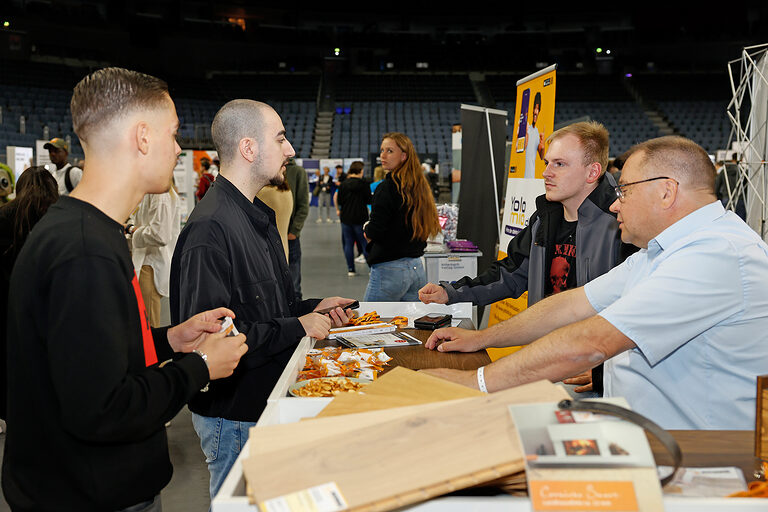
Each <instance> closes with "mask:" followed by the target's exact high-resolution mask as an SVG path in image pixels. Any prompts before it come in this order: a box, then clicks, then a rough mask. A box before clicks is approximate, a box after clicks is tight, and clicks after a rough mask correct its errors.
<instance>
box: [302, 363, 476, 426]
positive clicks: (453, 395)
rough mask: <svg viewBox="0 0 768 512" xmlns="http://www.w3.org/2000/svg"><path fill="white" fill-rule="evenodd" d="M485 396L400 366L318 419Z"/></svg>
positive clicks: (338, 399)
mask: <svg viewBox="0 0 768 512" xmlns="http://www.w3.org/2000/svg"><path fill="white" fill-rule="evenodd" d="M482 395H483V393H482V392H480V391H478V390H476V389H472V388H468V387H466V386H462V385H460V384H456V383H453V382H449V381H447V380H444V379H440V378H437V377H433V376H432V375H427V374H426V373H421V372H416V371H413V370H409V369H408V368H405V367H396V368H393V369H392V370H391V371H390V372H388V373H386V374H384V375H382V376H381V377H379V378H378V379H377V380H375V381H373V382H372V383H371V384H368V385H367V386H366V387H365V391H364V393H344V394H341V395H337V396H336V397H334V399H333V400H332V401H331V403H330V404H328V405H327V406H326V407H325V408H324V409H323V410H322V411H320V414H318V415H317V417H321V418H322V417H328V416H339V415H342V414H353V413H358V412H364V411H375V410H379V409H390V408H392V407H403V406H408V405H417V404H426V403H430V402H441V401H445V400H455V399H457V398H471V397H475V396H482Z"/></svg>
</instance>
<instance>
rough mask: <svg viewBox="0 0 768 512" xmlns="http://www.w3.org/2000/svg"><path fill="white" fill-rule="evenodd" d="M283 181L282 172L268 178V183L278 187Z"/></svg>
mask: <svg viewBox="0 0 768 512" xmlns="http://www.w3.org/2000/svg"><path fill="white" fill-rule="evenodd" d="M284 182H285V176H283V174H282V173H280V174H279V175H278V176H275V177H274V178H272V179H271V180H269V184H270V185H272V186H273V187H279V186H280V185H282V184H283V183H284Z"/></svg>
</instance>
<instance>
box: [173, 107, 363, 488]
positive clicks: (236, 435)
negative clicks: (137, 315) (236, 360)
mask: <svg viewBox="0 0 768 512" xmlns="http://www.w3.org/2000/svg"><path fill="white" fill-rule="evenodd" d="M211 135H212V136H213V142H214V144H215V145H216V149H217V151H218V153H219V159H220V161H221V167H220V169H219V176H218V177H217V178H216V182H215V183H214V184H213V186H212V187H211V189H210V190H209V191H208V192H207V193H206V194H205V197H203V199H202V200H201V201H200V202H199V203H197V206H195V209H194V211H193V212H192V215H190V217H189V221H188V222H187V224H186V226H185V227H184V229H183V230H182V232H181V234H180V235H179V240H178V242H177V243H176V249H175V250H174V253H173V260H172V262H171V287H170V291H171V318H172V319H174V318H183V317H184V316H185V315H188V314H189V313H190V312H192V311H201V310H205V309H207V308H208V306H207V305H208V304H224V305H226V306H228V307H230V308H231V309H232V310H233V311H234V312H235V314H236V315H237V318H236V319H235V326H236V327H237V329H238V330H239V331H240V332H242V333H243V334H245V335H246V345H247V346H248V353H247V354H246V355H245V356H243V360H242V364H241V365H240V367H239V368H238V369H237V370H236V371H235V372H234V374H233V375H232V377H230V378H228V379H224V380H221V381H219V382H214V383H211V386H210V390H209V391H208V392H207V393H199V394H198V395H197V396H195V397H194V398H193V399H192V401H191V402H190V403H189V410H190V411H192V423H193V424H194V427H195V431H196V432H197V434H198V436H199V437H200V444H201V447H202V450H203V453H204V454H205V457H206V459H207V460H208V470H209V472H210V474H211V479H210V493H211V498H213V497H214V496H215V495H216V493H217V492H218V490H219V487H220V486H221V484H222V482H223V481H224V478H225V477H226V475H227V473H228V472H229V470H230V468H231V467H232V464H234V462H235V459H236V458H237V456H238V454H239V453H240V450H241V449H242V447H243V444H245V441H246V440H247V439H248V431H249V428H250V427H252V426H253V425H255V424H256V421H257V420H258V419H259V416H260V415H261V412H262V411H263V410H264V407H265V406H266V404H267V397H268V396H269V394H270V392H271V391H272V388H273V387H274V386H275V384H276V383H277V379H278V378H279V377H280V374H281V373H282V371H283V369H284V368H285V365H286V363H287V362H288V360H289V359H290V357H291V355H292V354H293V351H294V350H295V349H296V345H297V344H298V342H299V340H300V339H301V338H302V337H303V336H311V337H313V338H318V339H323V338H325V337H326V336H327V335H328V330H329V329H330V327H331V322H332V321H333V323H334V324H335V325H336V326H337V327H340V326H341V325H343V324H344V323H345V322H346V321H347V320H348V319H349V318H350V317H351V315H349V316H348V315H347V313H346V312H344V311H342V309H341V308H338V307H336V308H335V309H334V310H332V311H331V312H330V319H329V318H328V317H327V316H325V315H323V314H318V313H315V312H314V311H316V310H320V309H325V308H331V307H335V306H338V305H339V304H343V303H347V302H351V301H350V299H343V298H341V297H330V298H326V299H323V300H320V299H307V300H303V301H301V302H298V301H297V300H296V293H295V291H294V289H293V280H292V278H291V273H290V271H289V270H288V265H287V261H286V257H285V253H284V251H283V243H282V241H281V239H280V233H279V232H278V231H277V226H276V224H275V213H274V211H272V209H270V208H269V207H268V206H267V205H266V204H264V203H263V202H262V201H260V200H259V199H258V198H256V194H257V193H258V192H259V190H261V189H262V188H263V187H264V186H266V185H267V184H271V185H280V184H281V183H283V180H284V179H285V176H284V173H285V165H286V164H287V162H288V160H289V159H290V158H291V157H293V156H294V154H295V153H294V151H293V147H292V146H291V143H290V142H289V141H288V139H287V138H286V136H285V128H284V127H283V122H282V120H281V119H280V116H279V115H278V114H277V112H275V111H274V110H273V109H272V107H270V106H269V105H267V104H265V103H260V102H257V101H252V100H244V99H239V100H232V101H230V102H228V103H227V104H225V105H224V106H223V107H222V108H221V109H220V110H219V111H218V112H217V113H216V116H215V117H214V119H213V124H212V125H211Z"/></svg>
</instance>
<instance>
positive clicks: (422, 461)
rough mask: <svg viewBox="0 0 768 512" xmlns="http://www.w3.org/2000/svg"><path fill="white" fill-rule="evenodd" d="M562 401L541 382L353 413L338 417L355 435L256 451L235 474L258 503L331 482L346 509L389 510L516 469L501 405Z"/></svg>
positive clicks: (519, 463)
mask: <svg viewBox="0 0 768 512" xmlns="http://www.w3.org/2000/svg"><path fill="white" fill-rule="evenodd" d="M563 398H567V393H566V392H565V391H564V390H563V389H562V388H561V387H559V386H555V385H554V384H552V383H549V382H545V381H542V382H536V383H532V384H528V385H525V386H520V387H517V388H513V389H509V390H506V391H501V392H498V393H493V394H490V395H484V396H479V397H475V398H468V399H464V400H460V401H456V402H445V403H444V404H443V405H442V406H440V407H433V408H429V409H427V408H421V407H418V408H415V409H419V410H418V411H417V412H413V413H409V414H405V415H400V416H398V417H396V418H392V419H388V420H387V421H383V422H380V423H378V424H374V425H370V424H368V425H367V426H365V427H357V422H356V420H355V416H356V415H355V416H344V417H342V418H343V419H346V420H348V423H349V424H351V425H355V427H356V428H355V429H352V430H348V431H345V432H342V433H337V432H334V433H333V435H328V436H324V437H323V439H322V440H321V441H318V440H316V439H305V440H302V439H301V438H296V437H292V439H293V445H292V446H290V447H289V448H284V447H283V448H282V449H277V450H273V451H270V452H260V453H259V455H258V456H257V457H250V458H249V459H248V460H246V461H245V462H244V464H243V470H244V474H245V477H246V480H247V482H248V484H249V487H250V488H251V489H252V491H253V496H254V497H255V499H256V501H259V502H261V501H264V500H266V499H271V498H274V497H278V496H283V495H285V494H289V493H291V492H295V491H298V490H302V489H307V488H310V487H313V486H315V485H319V484H322V483H326V482H331V481H332V482H335V483H336V484H337V485H338V486H339V489H341V492H342V494H343V495H344V498H345V499H346V500H347V502H348V504H349V506H350V508H353V509H355V508H358V509H361V510H391V509H392V508H397V507H401V506H405V505H408V504H411V503H416V502H419V501H423V500H426V499H429V498H431V497H434V496H438V495H441V494H445V493H447V492H451V491H454V490H457V489H461V488H465V487H469V486H472V485H476V484H479V483H482V482H484V481H489V480H493V479H496V478H500V477H502V476H505V475H510V474H514V473H517V472H519V471H521V470H522V469H523V466H524V465H523V458H522V457H523V456H522V453H523V452H522V449H521V447H520V446H519V443H518V441H517V434H516V432H515V429H514V425H513V423H512V420H511V418H510V416H509V412H508V410H507V406H508V405H509V404H511V403H530V402H542V401H543V402H554V401H558V400H561V399H563ZM328 419H332V418H328ZM340 419H341V418H340ZM318 421H320V420H318ZM312 423H313V421H308V422H305V423H304V424H305V425H306V426H307V427H308V428H311V425H312ZM278 427H280V426H275V429H277V428H278ZM326 427H327V425H326ZM261 430H263V429H254V430H253V431H252V433H251V436H252V437H251V440H252V441H253V443H252V444H253V445H254V446H262V447H263V446H265V445H267V444H269V443H268V442H266V441H265V443H261V442H259V440H258V438H259V436H260V431H261ZM320 430H321V429H314V430H313V431H312V432H320ZM272 434H274V431H273V432H272ZM293 434H294V435H295V432H293ZM281 446H284V445H281Z"/></svg>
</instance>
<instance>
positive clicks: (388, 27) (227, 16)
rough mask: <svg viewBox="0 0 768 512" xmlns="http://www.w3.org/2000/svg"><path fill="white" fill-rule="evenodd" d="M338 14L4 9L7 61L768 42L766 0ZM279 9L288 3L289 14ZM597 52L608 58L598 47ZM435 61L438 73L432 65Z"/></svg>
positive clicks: (682, 52)
mask: <svg viewBox="0 0 768 512" xmlns="http://www.w3.org/2000/svg"><path fill="white" fill-rule="evenodd" d="M447 5H448V2H428V3H424V4H418V3H417V4H415V5H410V4H406V3H401V4H395V3H384V2H380V3H365V2H357V3H349V4H347V3H339V2H320V1H315V2H311V3H310V2H290V3H289V2H282V3H267V2H244V1H227V2H219V1H202V0H197V1H184V0H175V1H170V0H160V1H158V0H152V1H142V0H125V1H122V2H107V1H96V0H94V1H55V0H5V1H4V2H2V6H0V15H1V16H2V20H0V23H2V27H0V29H1V30H2V35H3V38H4V39H6V40H7V39H9V38H10V39H11V46H12V47H13V49H14V51H10V52H9V50H8V44H9V43H8V42H6V41H0V50H1V51H2V53H0V57H2V58H13V59H29V60H45V59H49V60H50V59H59V60H62V61H66V60H67V59H69V60H70V61H72V62H81V63H86V64H88V63H90V64H88V65H91V66H92V65H123V66H127V67H134V68H142V69H146V70H149V71H157V70H164V71H166V72H170V73H174V74H189V75H190V76H194V75H197V74H201V73H205V72H207V71H211V70H218V71H224V70H243V71H254V72H273V71H279V70H287V71H298V72H313V71H319V70H322V69H323V66H324V65H327V62H328V61H329V60H332V61H335V66H336V67H337V69H338V70H341V71H343V72H349V73H357V72H380V71H385V72H416V71H417V70H421V71H423V72H429V73H432V72H468V71H485V72H527V71H531V70H535V69H536V68H538V67H541V66H542V65H546V64H552V63H557V64H558V66H559V69H560V70H562V71H568V72H585V73H589V72H598V73H628V72H636V71H646V70H648V69H658V70H663V71H681V72H697V71H710V72H711V71H718V70H722V71H725V67H726V64H727V62H728V61H729V60H733V59H736V58H738V57H739V55H740V52H741V49H742V48H743V47H745V46H751V45H756V44H761V43H764V42H768V28H766V27H768V24H767V23H766V21H768V19H766V18H767V17H768V16H767V14H768V2H728V3H727V4H719V5H718V6H717V7H708V6H705V5H704V4H703V3H700V4H698V7H696V8H692V7H691V6H690V5H691V4H688V3H685V4H682V3H681V4H676V3H675V2H656V1H647V2H612V3H608V2H583V1H579V2H576V1H573V2H515V3H513V2H506V3H479V4H478V3H473V2H463V3H459V4H453V5H452V6H451V7H447ZM281 6H285V7H282V8H280V7H281ZM598 49H599V50H598ZM425 64H426V65H425Z"/></svg>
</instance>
